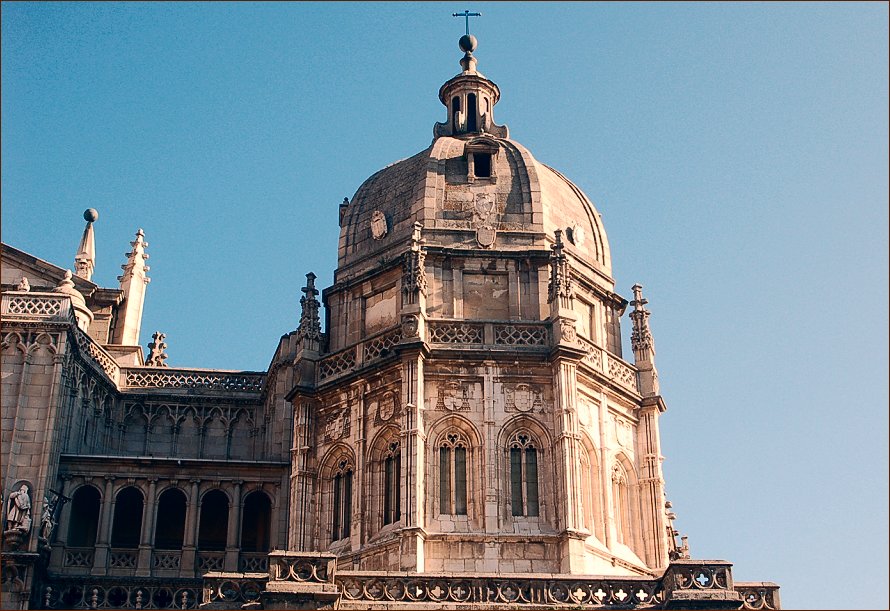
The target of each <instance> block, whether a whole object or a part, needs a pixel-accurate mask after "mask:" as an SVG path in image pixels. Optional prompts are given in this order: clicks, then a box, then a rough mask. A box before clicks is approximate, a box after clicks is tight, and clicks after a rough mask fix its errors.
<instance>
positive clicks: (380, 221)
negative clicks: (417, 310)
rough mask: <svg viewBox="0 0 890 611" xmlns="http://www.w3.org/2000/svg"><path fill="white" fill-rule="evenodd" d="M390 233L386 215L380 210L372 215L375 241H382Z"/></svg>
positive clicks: (372, 229) (372, 233)
mask: <svg viewBox="0 0 890 611" xmlns="http://www.w3.org/2000/svg"><path fill="white" fill-rule="evenodd" d="M388 232H389V228H388V227H387V224H386V215H385V214H383V212H381V211H380V210H375V211H374V212H372V213H371V237H373V238H374V239H375V240H380V239H382V238H383V237H385V236H386V234H387V233H388Z"/></svg>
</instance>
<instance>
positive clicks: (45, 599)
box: [34, 577, 201, 609]
mask: <svg viewBox="0 0 890 611" xmlns="http://www.w3.org/2000/svg"><path fill="white" fill-rule="evenodd" d="M200 592H201V580H200V579H160V580H159V579H145V578H139V577H131V578H113V577H104V578H103V577H83V578H77V577H62V578H54V579H52V580H51V581H50V582H49V583H45V584H43V585H42V586H41V587H40V588H39V589H38V592H36V593H35V596H34V600H38V596H37V595H38V594H39V606H38V607H37V608H38V609H120V608H128V609H195V608H197V607H198V604H199V602H200V600H199V596H200Z"/></svg>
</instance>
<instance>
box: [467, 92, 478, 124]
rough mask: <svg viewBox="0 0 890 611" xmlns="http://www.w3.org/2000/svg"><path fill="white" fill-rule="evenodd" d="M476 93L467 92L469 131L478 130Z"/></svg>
mask: <svg viewBox="0 0 890 611" xmlns="http://www.w3.org/2000/svg"><path fill="white" fill-rule="evenodd" d="M477 114H478V113H477V112H476V94H475V93H469V94H467V131H468V132H474V131H476V129H477V127H476V115H477Z"/></svg>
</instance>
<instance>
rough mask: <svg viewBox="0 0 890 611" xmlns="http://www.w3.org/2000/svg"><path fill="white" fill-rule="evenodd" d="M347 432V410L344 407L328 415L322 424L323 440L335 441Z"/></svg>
mask: <svg viewBox="0 0 890 611" xmlns="http://www.w3.org/2000/svg"><path fill="white" fill-rule="evenodd" d="M348 434H349V410H348V409H344V410H341V411H339V412H336V413H332V414H330V415H329V416H328V418H327V420H326V421H325V424H324V438H325V441H335V440H337V439H340V438H341V437H345V436H346V435H348Z"/></svg>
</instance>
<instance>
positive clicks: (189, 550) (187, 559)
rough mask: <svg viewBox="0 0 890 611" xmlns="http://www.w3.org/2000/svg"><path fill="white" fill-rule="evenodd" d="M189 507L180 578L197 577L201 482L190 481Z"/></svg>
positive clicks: (187, 509) (186, 517) (187, 508)
mask: <svg viewBox="0 0 890 611" xmlns="http://www.w3.org/2000/svg"><path fill="white" fill-rule="evenodd" d="M189 482H190V483H191V485H192V487H191V491H190V492H189V500H188V506H187V507H186V510H185V533H184V535H183V541H182V558H181V559H180V561H179V576H180V577H194V576H195V552H196V550H197V548H198V513H199V512H198V484H199V482H200V480H198V479H192V480H189Z"/></svg>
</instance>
